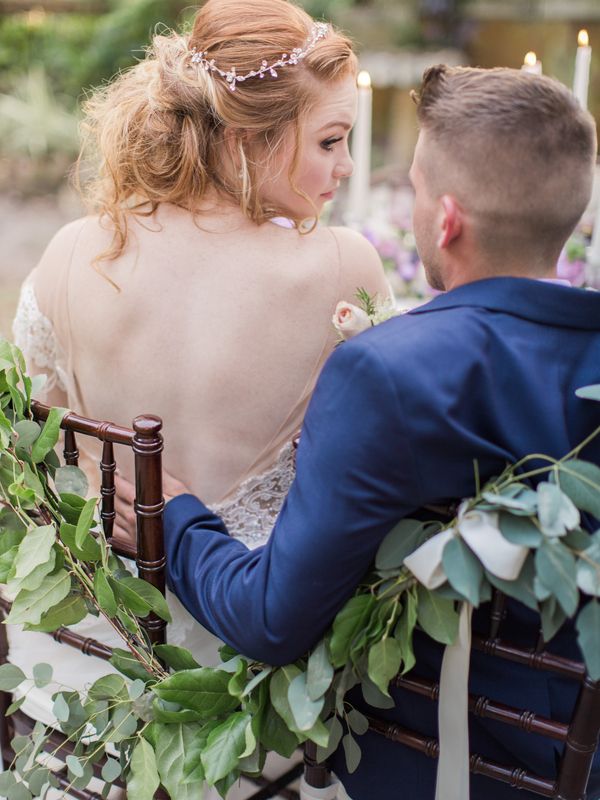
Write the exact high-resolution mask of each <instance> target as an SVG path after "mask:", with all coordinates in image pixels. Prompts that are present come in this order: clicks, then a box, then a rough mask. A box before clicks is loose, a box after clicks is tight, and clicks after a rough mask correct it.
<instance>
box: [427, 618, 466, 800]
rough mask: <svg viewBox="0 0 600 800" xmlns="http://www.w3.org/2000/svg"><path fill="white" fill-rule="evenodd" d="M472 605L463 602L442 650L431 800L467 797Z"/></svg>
mask: <svg viewBox="0 0 600 800" xmlns="http://www.w3.org/2000/svg"><path fill="white" fill-rule="evenodd" d="M472 613H473V606H472V605H471V604H470V603H463V604H462V608H461V611H460V619H459V623H458V636H457V639H456V641H455V642H454V644H451V645H448V646H447V647H446V650H445V651H444V658H443V661H442V671H441V674H440V696H439V703H438V730H439V743H440V755H439V760H438V771H437V784H436V788H435V800H469V721H468V710H469V661H470V655H471V615H472Z"/></svg>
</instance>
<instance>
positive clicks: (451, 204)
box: [437, 194, 463, 250]
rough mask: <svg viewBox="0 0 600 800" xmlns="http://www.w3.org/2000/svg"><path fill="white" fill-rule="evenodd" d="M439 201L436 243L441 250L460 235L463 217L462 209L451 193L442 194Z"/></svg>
mask: <svg viewBox="0 0 600 800" xmlns="http://www.w3.org/2000/svg"><path fill="white" fill-rule="evenodd" d="M440 203H441V204H442V218H441V233H440V236H439V239H438V243H437V245H438V247H439V248H440V249H441V250H443V249H444V248H446V247H449V245H451V244H452V242H453V241H454V240H455V239H458V237H459V236H460V235H461V233H462V226H463V219H462V209H461V207H460V206H459V204H458V203H457V201H456V198H454V197H452V195H451V194H444V195H442V197H441V198H440Z"/></svg>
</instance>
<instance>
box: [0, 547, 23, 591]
mask: <svg viewBox="0 0 600 800" xmlns="http://www.w3.org/2000/svg"><path fill="white" fill-rule="evenodd" d="M18 552H19V548H18V546H17V545H15V546H14V547H11V548H10V550H7V551H6V552H5V553H2V555H1V556H0V583H6V582H7V580H8V578H9V576H10V575H12V572H13V566H14V563H15V559H16V557H17V553H18Z"/></svg>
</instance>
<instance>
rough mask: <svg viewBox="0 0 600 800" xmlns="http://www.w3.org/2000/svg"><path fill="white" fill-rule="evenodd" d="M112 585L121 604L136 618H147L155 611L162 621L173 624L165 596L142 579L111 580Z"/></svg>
mask: <svg viewBox="0 0 600 800" xmlns="http://www.w3.org/2000/svg"><path fill="white" fill-rule="evenodd" d="M110 584H111V586H112V588H113V590H114V591H115V594H116V595H117V597H118V598H119V600H121V602H122V603H123V604H124V605H125V606H126V607H127V608H129V610H130V611H132V612H133V613H134V614H135V615H136V616H140V617H145V616H146V615H147V614H148V613H149V612H150V611H154V613H155V614H157V615H158V616H159V617H160V618H161V619H164V620H165V621H166V622H171V620H172V618H171V612H170V611H169V606H168V605H167V601H166V600H165V598H164V595H163V594H162V593H161V592H160V591H159V590H158V589H157V588H156V587H155V586H152V584H150V583H148V582H147V581H144V580H142V579H141V578H121V579H120V580H115V579H114V578H110Z"/></svg>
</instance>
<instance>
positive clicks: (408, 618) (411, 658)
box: [394, 588, 417, 675]
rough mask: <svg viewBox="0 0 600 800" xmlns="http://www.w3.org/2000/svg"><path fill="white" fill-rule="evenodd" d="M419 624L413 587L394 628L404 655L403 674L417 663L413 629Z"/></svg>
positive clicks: (405, 597)
mask: <svg viewBox="0 0 600 800" xmlns="http://www.w3.org/2000/svg"><path fill="white" fill-rule="evenodd" d="M416 624H417V595H416V590H415V589H414V588H413V589H411V590H410V591H408V592H406V594H405V595H404V608H403V609H402V611H401V613H400V617H399V619H398V622H397V624H396V628H395V630H394V639H396V641H397V642H398V644H399V645H400V653H401V655H402V675H405V674H406V673H407V672H409V671H410V670H411V669H412V668H413V667H414V665H415V653H414V649H413V643H412V639H413V631H414V629H415V626H416Z"/></svg>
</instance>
